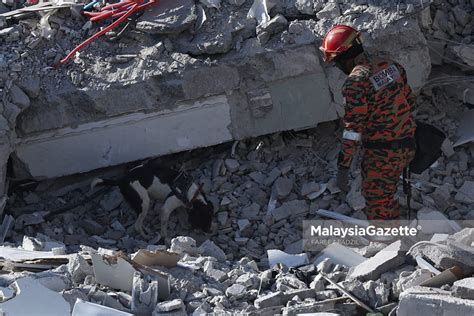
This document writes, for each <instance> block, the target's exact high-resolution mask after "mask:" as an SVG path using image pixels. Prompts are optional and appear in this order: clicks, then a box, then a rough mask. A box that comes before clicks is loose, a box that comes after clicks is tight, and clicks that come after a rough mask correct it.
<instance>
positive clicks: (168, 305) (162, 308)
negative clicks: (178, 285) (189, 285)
mask: <svg viewBox="0 0 474 316" xmlns="http://www.w3.org/2000/svg"><path fill="white" fill-rule="evenodd" d="M180 310H184V303H183V300H181V299H175V300H172V301H166V302H161V303H158V304H156V308H155V310H154V312H153V313H154V314H155V313H162V312H172V311H180Z"/></svg>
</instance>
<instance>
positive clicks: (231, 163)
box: [224, 159, 240, 173]
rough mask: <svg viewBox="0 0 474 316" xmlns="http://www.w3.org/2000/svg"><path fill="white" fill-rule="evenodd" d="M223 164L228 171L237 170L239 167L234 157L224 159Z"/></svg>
mask: <svg viewBox="0 0 474 316" xmlns="http://www.w3.org/2000/svg"><path fill="white" fill-rule="evenodd" d="M224 165H225V167H226V168H227V170H229V172H232V173H234V172H236V171H237V170H239V167H240V163H239V162H238V161H237V160H235V159H226V160H224Z"/></svg>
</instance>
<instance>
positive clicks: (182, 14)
mask: <svg viewBox="0 0 474 316" xmlns="http://www.w3.org/2000/svg"><path fill="white" fill-rule="evenodd" d="M196 19H197V11H196V6H195V4H194V1H192V0H176V1H173V0H162V1H161V2H160V5H156V6H151V7H150V9H148V10H146V12H145V13H144V14H143V15H142V16H141V17H140V19H139V20H138V23H137V26H136V27H137V29H138V30H141V31H143V32H145V33H149V34H179V33H181V32H183V31H185V30H187V29H189V28H190V27H191V26H192V25H193V23H194V22H195V21H196Z"/></svg>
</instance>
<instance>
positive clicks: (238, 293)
mask: <svg viewBox="0 0 474 316" xmlns="http://www.w3.org/2000/svg"><path fill="white" fill-rule="evenodd" d="M246 294H247V288H246V287H245V286H243V285H242V284H233V285H231V286H229V287H228V288H227V290H225V295H227V297H234V298H236V299H239V298H242V297H244V296H245V295H246Z"/></svg>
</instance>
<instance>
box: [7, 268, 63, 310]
mask: <svg viewBox="0 0 474 316" xmlns="http://www.w3.org/2000/svg"><path fill="white" fill-rule="evenodd" d="M10 288H12V289H14V291H15V292H16V295H15V297H14V298H12V299H10V300H8V301H6V302H4V303H0V310H1V311H2V312H4V313H5V314H6V315H37V314H38V311H41V313H43V314H44V315H51V316H67V315H70V313H71V311H70V306H69V304H68V303H67V302H66V301H65V300H64V298H63V297H62V296H61V294H58V293H56V292H54V291H51V290H50V289H48V288H46V287H44V286H43V285H42V284H41V283H40V282H39V281H38V280H35V279H33V278H31V277H26V278H21V279H18V280H16V281H15V282H14V283H13V284H12V285H10Z"/></svg>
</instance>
